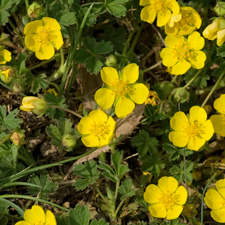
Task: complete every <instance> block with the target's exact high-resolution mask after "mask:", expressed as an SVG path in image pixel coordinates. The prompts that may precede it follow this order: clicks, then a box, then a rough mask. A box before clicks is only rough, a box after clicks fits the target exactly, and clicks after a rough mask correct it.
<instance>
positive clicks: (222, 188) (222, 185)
mask: <svg viewBox="0 0 225 225" xmlns="http://www.w3.org/2000/svg"><path fill="white" fill-rule="evenodd" d="M216 189H217V191H218V192H219V193H220V194H221V196H222V197H223V198H224V199H225V179H220V180H218V181H217V182H216Z"/></svg>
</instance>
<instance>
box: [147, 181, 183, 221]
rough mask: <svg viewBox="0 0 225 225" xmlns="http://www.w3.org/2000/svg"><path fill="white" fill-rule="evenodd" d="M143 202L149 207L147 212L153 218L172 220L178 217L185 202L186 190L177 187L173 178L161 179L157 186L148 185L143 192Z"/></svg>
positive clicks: (176, 182)
mask: <svg viewBox="0 0 225 225" xmlns="http://www.w3.org/2000/svg"><path fill="white" fill-rule="evenodd" d="M144 200H145V201H146V202H148V203H150V204H151V205H150V206H149V211H150V213H151V215H152V216H153V217H157V218H166V219H167V220H173V219H176V218H178V217H179V215H180V214H181V212H182V210H183V205H184V204H185V202H186V200H187V190H186V189H185V187H183V186H179V187H178V181H177V180H176V179H175V178H173V177H162V178H160V179H159V181H158V186H157V185H155V184H150V185H148V187H147V188H146V190H145V192H144Z"/></svg>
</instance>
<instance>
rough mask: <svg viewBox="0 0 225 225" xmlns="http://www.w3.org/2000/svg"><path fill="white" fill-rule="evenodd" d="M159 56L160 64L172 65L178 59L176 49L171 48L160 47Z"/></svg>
mask: <svg viewBox="0 0 225 225" xmlns="http://www.w3.org/2000/svg"><path fill="white" fill-rule="evenodd" d="M160 57H161V58H162V64H163V65H164V66H167V67H171V66H174V65H175V64H176V63H177V60H178V54H177V53H176V50H174V49H172V48H164V49H162V51H161V52H160Z"/></svg>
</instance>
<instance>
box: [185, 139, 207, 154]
mask: <svg viewBox="0 0 225 225" xmlns="http://www.w3.org/2000/svg"><path fill="white" fill-rule="evenodd" d="M204 144H205V139H203V138H201V137H198V136H194V137H189V140H188V144H187V148H188V149H190V150H194V151H198V150H199V149H200V148H201V147H202V146H203V145H204Z"/></svg>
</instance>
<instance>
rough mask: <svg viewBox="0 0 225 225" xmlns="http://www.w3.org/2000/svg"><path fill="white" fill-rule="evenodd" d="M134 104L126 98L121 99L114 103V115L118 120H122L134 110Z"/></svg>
mask: <svg viewBox="0 0 225 225" xmlns="http://www.w3.org/2000/svg"><path fill="white" fill-rule="evenodd" d="M134 107H135V104H134V103H133V102H132V101H131V100H130V99H128V98H126V97H121V98H120V99H119V100H118V102H117V103H116V107H115V113H116V116H117V117H118V118H124V117H126V116H127V115H128V114H130V113H131V112H132V111H133V110H134Z"/></svg>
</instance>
